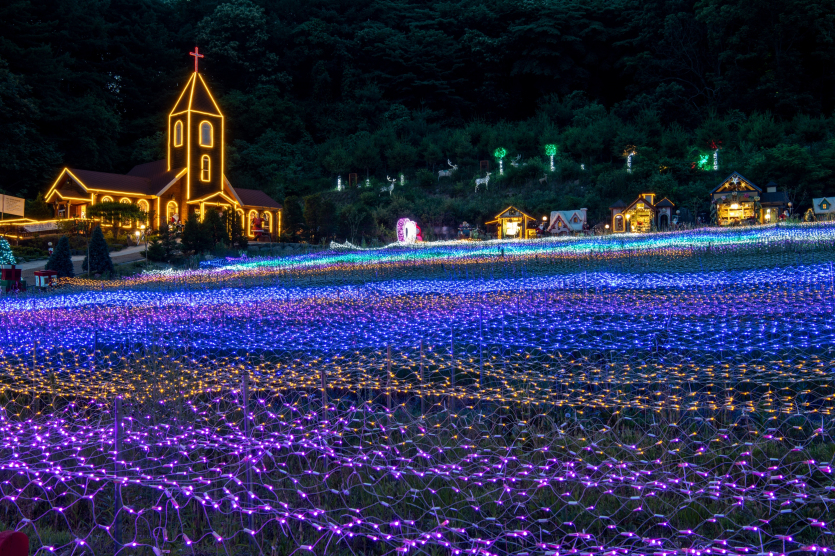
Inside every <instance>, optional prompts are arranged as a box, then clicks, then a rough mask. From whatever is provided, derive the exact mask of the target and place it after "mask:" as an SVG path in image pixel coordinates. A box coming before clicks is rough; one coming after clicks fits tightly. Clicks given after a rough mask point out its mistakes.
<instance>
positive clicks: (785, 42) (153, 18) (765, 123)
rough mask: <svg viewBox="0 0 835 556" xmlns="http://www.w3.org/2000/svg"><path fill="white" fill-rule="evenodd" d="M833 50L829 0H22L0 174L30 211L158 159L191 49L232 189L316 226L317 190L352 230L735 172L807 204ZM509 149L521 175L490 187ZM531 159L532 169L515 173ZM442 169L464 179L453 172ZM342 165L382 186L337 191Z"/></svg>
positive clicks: (1, 11) (4, 28) (695, 186)
mask: <svg viewBox="0 0 835 556" xmlns="http://www.w3.org/2000/svg"><path fill="white" fill-rule="evenodd" d="M833 36H835V4H833V3H831V2H805V1H803V0H768V1H765V0H643V1H641V2H639V1H637V0H585V1H583V2H579V1H575V0H566V1H563V2H554V1H551V0H530V1H526V2H519V1H517V0H488V1H483V0H445V1H443V2H441V1H429V2H417V1H415V0H371V1H369V2H363V3H355V2H347V1H344V0H317V1H314V2H310V1H307V0H304V1H303V0H196V1H185V0H110V1H106V2H105V1H101V0H72V1H65V0H60V1H59V0H43V1H38V2H36V1H35V0H12V1H11V2H6V3H4V4H2V5H0V125H2V126H3V129H4V130H5V133H3V134H0V171H2V172H3V174H4V176H5V177H6V179H5V181H4V185H3V187H4V189H5V190H6V192H7V193H11V194H20V195H25V196H28V197H30V198H34V197H35V196H36V194H37V193H39V192H42V191H43V190H44V189H45V188H46V187H47V186H48V184H49V182H50V178H54V175H55V174H56V171H57V169H58V168H60V167H61V166H64V165H67V166H73V167H79V168H86V169H91V170H99V171H113V172H126V171H127V170H128V169H130V167H132V166H133V165H135V164H138V163H142V162H148V161H151V160H155V159H159V158H161V157H163V156H164V152H165V151H164V145H165V143H164V142H165V134H164V131H165V124H166V115H167V112H168V110H169V109H170V107H171V105H172V104H173V102H174V101H175V100H176V96H177V94H178V93H179V90H180V89H181V88H182V86H183V85H184V83H185V80H186V79H187V78H188V77H189V73H190V72H191V69H192V59H191V58H190V57H189V56H188V54H187V53H188V51H189V50H191V49H192V48H193V47H194V45H195V44H197V45H199V47H200V50H201V52H204V53H205V55H206V57H205V58H203V59H202V60H201V61H200V70H201V72H202V73H203V74H204V75H205V77H206V80H207V82H208V84H209V86H210V87H211V88H212V90H213V91H214V93H215V96H216V98H217V100H218V102H219V104H220V106H221V108H222V109H223V111H224V112H225V115H226V116H227V122H228V129H227V133H226V137H227V138H228V144H227V161H228V169H227V174H228V176H229V178H230V181H231V182H232V183H233V184H234V185H237V186H240V187H244V188H247V187H248V188H255V189H261V190H264V191H266V192H267V193H269V194H270V195H272V196H273V197H274V198H276V199H279V200H281V199H284V198H285V197H287V196H290V197H294V198H296V197H297V198H298V201H297V202H298V203H299V206H300V207H302V206H305V207H310V211H312V212H311V214H313V213H315V212H316V210H319V211H320V212H321V210H320V209H317V208H316V206H317V203H319V201H316V200H314V201H311V202H307V201H306V200H304V199H305V198H306V197H309V196H311V195H316V194H323V195H325V198H324V199H323V200H324V201H327V202H324V203H320V204H321V205H322V206H324V207H325V208H328V209H329V210H333V211H335V212H334V215H337V214H338V215H341V216H342V218H336V217H334V218H332V220H333V221H334V222H336V225H335V231H336V233H338V234H341V235H342V236H343V237H348V236H349V235H350V236H355V235H357V234H359V235H363V234H372V233H379V231H380V230H382V229H389V230H390V229H391V228H392V227H393V221H391V220H389V219H390V218H395V219H396V217H400V216H412V217H414V218H418V219H421V221H423V222H424V224H425V225H428V224H429V223H430V222H433V223H438V222H444V223H446V224H451V223H454V221H455V220H460V219H468V220H470V221H478V219H479V218H481V217H483V216H486V215H490V216H492V214H495V213H496V212H498V211H499V210H501V209H502V208H504V206H506V204H508V203H509V201H511V200H512V201H513V202H515V203H518V204H520V205H522V208H525V209H527V210H529V211H537V210H541V211H545V210H552V209H565V208H576V205H581V206H587V207H588V208H589V210H590V215H591V216H592V217H593V218H595V217H596V218H599V217H601V215H603V214H605V208H606V207H607V206H608V205H609V204H610V203H611V202H612V201H613V200H615V199H617V198H619V197H622V198H627V197H629V196H630V195H632V194H633V193H635V192H636V191H638V190H642V189H647V188H655V189H656V190H658V192H659V193H664V194H669V195H671V198H672V197H675V198H673V200H674V201H675V202H678V203H684V202H689V201H690V199H691V198H703V199H704V200H705V201H706V196H705V193H706V191H709V189H710V188H711V187H712V186H714V185H716V184H717V183H718V180H719V179H721V177H723V176H724V174H723V172H724V173H725V174H726V173H729V172H730V171H732V170H737V171H740V172H742V173H743V174H744V175H746V176H747V177H749V178H750V179H752V180H754V181H755V182H756V183H761V182H762V183H761V185H762V184H764V183H766V182H768V181H771V180H774V181H776V182H777V183H778V184H779V185H780V186H781V187H782V188H786V189H787V190H789V191H790V193H791V195H792V196H793V198H794V199H795V201H796V202H797V203H799V204H802V203H804V202H805V203H808V202H809V200H810V199H811V197H812V196H814V195H817V194H819V193H822V192H827V193H832V192H835V183H833V179H835V178H833V171H835V142H833V141H835V134H834V133H833V129H835V127H834V126H833V123H835V121H833V116H832V112H833V108H835V96H833V95H832V94H831V92H832V90H833V86H835V73H833V72H832V71H831V70H830V68H831V67H832V62H833V58H835V41H833V40H832V37H833ZM549 144H550V145H556V146H557V147H558V148H557V155H556V157H555V158H556V160H555V165H556V171H555V172H554V173H552V174H551V173H550V172H548V170H549V166H550V164H546V162H547V159H548V156H549V155H547V153H546V151H545V145H549ZM628 146H634V147H635V151H636V152H637V155H636V156H635V157H634V161H633V168H632V172H626V171H625V157H624V154H623V153H624V152H625V150H626V149H627V147H628ZM499 147H501V148H504V149H506V150H507V158H505V160H504V165H505V167H506V174H505V176H503V177H502V178H501V179H499V177H498V176H497V175H496V174H495V172H494V173H493V175H492V176H491V182H490V190H489V191H486V192H480V193H479V194H478V195H476V194H475V191H474V187H473V179H474V178H476V177H479V176H481V175H483V173H482V172H481V171H480V166H479V161H481V160H489V161H490V162H491V164H493V165H495V164H496V162H495V160H494V159H493V157H492V153H493V152H494V151H495V150H496V149H497V148H499ZM717 149H718V152H719V161H720V171H719V172H718V173H714V172H712V171H711V170H712V166H710V167H709V166H708V165H707V164H706V158H705V157H706V156H707V157H712V154H713V152H715V151H716V150H717ZM519 155H521V157H522V158H521V162H523V163H524V162H528V166H521V165H520V166H519V167H518V168H517V167H511V166H510V162H511V161H512V160H514V159H515V158H516V157H517V156H519ZM448 159H449V160H451V161H452V162H453V163H454V164H456V165H457V166H458V170H457V171H456V172H454V173H453V174H452V176H449V177H443V178H441V179H440V182H439V180H438V176H437V172H438V171H439V170H442V169H449V167H448V165H447V160H448ZM541 172H542V173H541ZM350 173H356V174H357V175H358V181H359V183H360V185H362V184H364V183H365V182H366V180H368V183H369V184H370V185H371V186H370V187H366V188H356V187H354V188H353V189H351V188H348V190H346V191H344V192H343V194H342V195H341V196H340V195H335V194H333V190H334V189H335V187H336V178H337V175H341V176H342V179H343V181H344V182H345V184H346V185H347V183H348V174H350ZM401 173H402V174H403V175H404V178H405V181H406V183H407V185H406V186H405V187H399V186H395V189H394V191H393V192H392V193H391V195H389V194H388V193H384V194H381V193H380V188H381V187H382V186H385V185H387V184H388V182H386V176H388V175H391V176H394V175H398V176H399V174H401ZM544 173H549V174H550V175H549V176H547V180H546V181H547V183H540V179H541V178H543V175H544ZM720 174H721V176H720ZM494 180H495V181H494ZM433 182H434V183H433ZM372 194H373V195H372ZM703 208H706V207H703ZM314 209H315V210H314ZM398 211H399V213H398V214H395V213H396V212H398ZM343 212H344V214H343ZM349 213H350V215H351V217H352V219H353V220H351V221H353V222H355V224H354V225H352V224H348V223H347V222H348V219H347V218H346V216H347V215H348V214H349ZM406 213H409V214H406ZM361 214H368V215H369V216H368V218H365V217H363V218H362V219H360V220H357V219H358V218H359V216H358V215H361ZM314 219H315V220H317V222H318V221H320V220H321V219H322V217H321V216H316V217H315V218H314ZM304 220H305V221H304V222H302V218H301V217H298V218H296V217H294V220H293V222H292V224H293V225H295V224H296V222H297V223H298V224H299V225H300V226H301V225H302V224H303V225H304V227H305V229H306V230H307V231H308V233H309V234H314V235H315V234H316V233H317V232H315V230H313V229H311V222H308V221H307V220H308V219H307V218H305V219H304ZM360 221H361V222H363V224H362V225H359V224H356V223H357V222H360ZM433 225H434V224H433ZM315 228H318V229H319V230H320V231H319V232H318V233H319V234H320V235H321V230H322V229H323V227H322V226H321V225H320V224H317V225H316V226H315ZM299 230H301V228H299Z"/></svg>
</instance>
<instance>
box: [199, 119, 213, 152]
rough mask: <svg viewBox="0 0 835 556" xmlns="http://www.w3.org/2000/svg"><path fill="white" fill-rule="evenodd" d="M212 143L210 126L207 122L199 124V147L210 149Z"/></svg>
mask: <svg viewBox="0 0 835 556" xmlns="http://www.w3.org/2000/svg"><path fill="white" fill-rule="evenodd" d="M212 144H213V142H212V124H210V123H209V122H205V121H204V122H200V146H201V147H211V146H212Z"/></svg>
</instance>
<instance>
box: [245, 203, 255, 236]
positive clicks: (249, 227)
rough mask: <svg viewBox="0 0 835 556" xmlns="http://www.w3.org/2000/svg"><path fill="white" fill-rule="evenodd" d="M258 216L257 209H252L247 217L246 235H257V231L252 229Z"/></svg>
mask: <svg viewBox="0 0 835 556" xmlns="http://www.w3.org/2000/svg"><path fill="white" fill-rule="evenodd" d="M257 217H258V211H257V210H250V211H249V215H248V216H247V219H246V235H248V236H249V237H255V231H254V230H253V229H252V224H253V221H254V220H255V219H256V218H257Z"/></svg>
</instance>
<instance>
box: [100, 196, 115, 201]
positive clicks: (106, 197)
mask: <svg viewBox="0 0 835 556" xmlns="http://www.w3.org/2000/svg"><path fill="white" fill-rule="evenodd" d="M99 202H100V203H112V202H113V197H111V196H110V195H105V196H104V197H102V198H101V199H99Z"/></svg>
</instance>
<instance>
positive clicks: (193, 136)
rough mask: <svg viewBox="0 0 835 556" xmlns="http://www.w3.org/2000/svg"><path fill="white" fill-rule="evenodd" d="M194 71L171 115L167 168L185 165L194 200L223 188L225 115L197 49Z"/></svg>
mask: <svg viewBox="0 0 835 556" xmlns="http://www.w3.org/2000/svg"><path fill="white" fill-rule="evenodd" d="M189 54H190V55H191V56H194V73H192V74H191V78H190V79H189V80H188V82H187V83H186V86H185V87H184V88H183V91H182V93H180V96H179V98H178V99H177V102H176V103H174V108H173V109H172V110H171V113H170V114H169V115H168V169H169V170H172V169H179V168H186V169H187V170H188V171H187V174H186V197H187V199H188V201H195V200H199V199H202V198H204V197H208V196H210V195H213V194H215V193H218V192H220V191H222V190H223V171H224V156H225V144H224V131H225V130H224V118H223V114H222V113H221V111H220V108H219V107H218V105H217V103H216V102H215V99H214V97H212V93H210V92H209V87H208V86H207V85H206V82H205V81H204V80H203V76H202V75H201V74H200V73H199V72H198V66H197V61H198V59H199V58H202V57H203V55H202V54H199V53H198V49H197V48H196V47H195V49H194V52H190V53H189Z"/></svg>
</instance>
